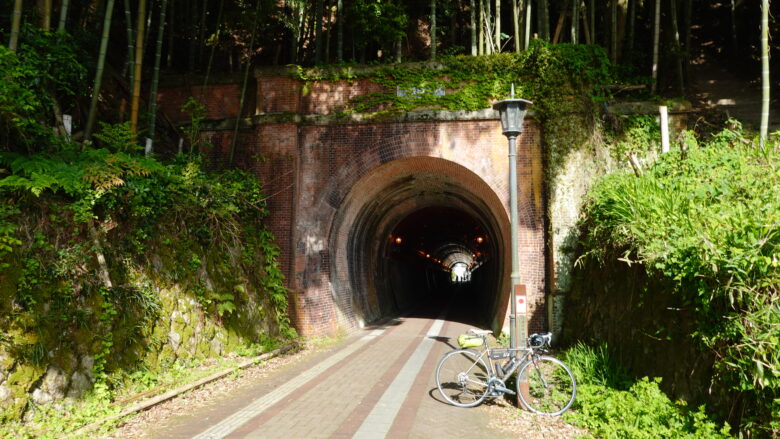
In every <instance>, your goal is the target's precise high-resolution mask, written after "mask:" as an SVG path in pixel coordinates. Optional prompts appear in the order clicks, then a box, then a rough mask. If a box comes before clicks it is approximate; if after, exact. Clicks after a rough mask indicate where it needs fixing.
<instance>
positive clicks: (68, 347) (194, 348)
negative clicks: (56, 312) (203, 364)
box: [0, 255, 276, 421]
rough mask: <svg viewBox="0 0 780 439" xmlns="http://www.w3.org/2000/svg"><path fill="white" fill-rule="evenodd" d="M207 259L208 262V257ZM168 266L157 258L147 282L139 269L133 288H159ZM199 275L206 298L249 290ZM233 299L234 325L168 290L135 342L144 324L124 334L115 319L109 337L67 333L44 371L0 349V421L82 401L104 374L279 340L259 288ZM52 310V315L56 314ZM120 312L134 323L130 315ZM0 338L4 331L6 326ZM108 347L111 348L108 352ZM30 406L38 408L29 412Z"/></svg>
mask: <svg viewBox="0 0 780 439" xmlns="http://www.w3.org/2000/svg"><path fill="white" fill-rule="evenodd" d="M202 258H203V260H206V259H207V257H206V256H203V257H202ZM169 260H170V257H168V258H166V257H165V256H157V255H156V256H155V257H154V258H151V259H150V261H152V262H150V264H149V267H148V270H147V271H146V272H148V273H150V274H149V275H148V276H147V275H145V274H144V273H145V272H144V271H143V270H142V269H143V267H140V268H139V272H137V273H134V276H135V278H136V279H135V281H136V282H137V283H139V284H142V283H143V284H144V285H148V284H152V283H153V282H161V280H160V273H161V272H163V273H166V272H170V267H166V265H165V264H166V262H165V261H169ZM137 268H138V267H137ZM166 270H167V271H166ZM199 275H200V276H202V277H205V278H207V279H208V281H207V282H204V284H206V285H207V286H206V288H207V290H206V292H205V293H202V294H210V292H209V289H215V290H216V289H224V288H230V289H231V290H233V287H234V285H236V284H250V283H249V282H248V281H247V280H246V279H244V278H241V280H240V281H237V280H236V279H235V277H240V276H245V274H241V273H240V272H239V273H238V274H235V273H232V275H233V278H230V277H229V276H224V279H221V280H224V281H226V282H228V283H229V286H228V287H225V286H223V285H221V284H220V282H216V281H212V280H211V279H210V278H209V276H210V275H209V272H208V271H207V270H203V271H201V272H200V273H199ZM5 281H7V278H3V277H1V276H0V290H1V289H2V288H4V286H5V285H3V282H5ZM235 291H236V292H237V293H236V294H235V296H234V299H233V300H235V302H236V303H235V305H236V308H237V311H240V312H236V313H235V314H234V315H232V316H230V318H229V319H228V318H227V316H226V317H225V318H223V317H222V316H214V315H211V314H209V311H208V310H207V309H204V307H203V304H202V302H201V301H199V300H198V299H197V294H198V293H196V292H193V291H192V290H191V289H190V288H189V287H187V286H186V285H184V284H182V285H178V284H171V283H169V282H168V283H165V287H160V288H157V289H156V291H155V296H154V299H155V300H157V302H158V305H159V309H158V312H157V313H156V315H155V318H154V319H153V320H149V321H148V323H147V326H145V327H143V328H142V330H141V332H140V333H136V335H134V337H137V338H136V339H132V338H130V337H128V336H127V334H128V333H130V332H131V331H132V330H133V328H132V325H133V324H136V325H137V324H138V323H137V321H135V322H134V321H131V323H130V324H129V326H131V327H123V326H122V321H123V320H121V319H116V320H114V323H112V325H114V326H113V330H112V333H111V334H106V333H104V332H101V333H99V334H95V333H94V332H90V331H93V330H94V328H88V330H85V329H84V328H83V327H68V328H67V329H65V330H64V331H63V332H62V333H59V334H56V336H57V339H56V340H54V341H52V343H50V345H51V346H54V347H53V348H49V350H48V351H44V353H43V358H42V359H41V360H37V361H38V362H39V364H41V366H37V365H35V364H30V362H29V361H28V360H25V359H23V358H22V357H19V358H15V357H14V355H13V353H12V351H10V350H6V349H7V346H8V345H6V344H3V343H0V421H3V420H16V419H27V418H29V417H30V416H31V415H32V414H31V413H30V412H29V410H27V408H28V407H31V406H35V405H47V404H53V403H56V402H57V401H62V400H63V399H65V398H73V399H77V398H81V397H82V396H84V395H85V394H86V393H87V392H88V391H90V390H91V389H92V387H93V385H94V384H95V381H96V379H98V372H100V373H105V374H111V373H113V372H114V371H117V370H120V369H125V370H130V371H132V370H133V368H134V367H137V365H138V364H143V365H144V367H146V368H148V369H150V370H152V371H156V370H160V369H163V368H166V367H169V366H170V365H171V364H173V363H174V362H175V361H177V360H179V359H194V358H199V359H205V358H208V357H212V356H218V355H222V354H224V353H225V352H230V351H232V350H234V349H235V348H236V347H238V346H239V345H246V344H251V343H257V342H258V340H259V339H260V336H261V335H262V334H269V333H271V334H273V333H275V331H276V329H275V328H276V326H275V325H276V323H275V321H273V320H272V318H270V317H268V316H265V315H263V314H262V309H263V308H270V306H268V305H267V304H266V303H265V302H263V300H266V299H264V294H263V293H262V292H261V291H258V287H257V286H254V287H252V286H250V287H247V288H245V289H241V290H235ZM2 298H3V297H0V299H2ZM96 305H98V306H96ZM52 308H53V307H47V308H46V309H47V310H49V311H51V309H52ZM98 309H100V306H99V304H95V303H85V304H84V306H83V308H82V310H83V311H84V312H85V313H95V312H97V311H95V310H98ZM0 310H2V307H0ZM120 312H126V313H128V315H131V316H132V310H121V311H120ZM237 328H240V329H237ZM0 330H4V329H3V326H2V324H0ZM12 336H14V337H16V339H15V340H16V342H17V343H18V344H20V345H26V346H33V347H35V346H38V345H41V346H43V345H47V344H49V343H48V341H47V340H46V339H43V338H39V336H38V335H36V334H32V333H29V334H28V333H14V334H12ZM108 340H110V341H111V342H112V343H106V344H104V343H105V342H106V341H108ZM106 346H108V347H109V349H108V351H107V352H108V354H107V355H106V353H105V352H104V351H103V349H105V347H106ZM28 401H32V402H33V403H34V404H33V405H30V404H28ZM26 410H27V412H26Z"/></svg>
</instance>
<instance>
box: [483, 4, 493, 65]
mask: <svg viewBox="0 0 780 439" xmlns="http://www.w3.org/2000/svg"><path fill="white" fill-rule="evenodd" d="M492 25H493V14H491V12H490V0H487V1H486V2H485V53H487V54H488V55H489V54H491V53H493V52H495V47H493V32H492V28H491V26H492Z"/></svg>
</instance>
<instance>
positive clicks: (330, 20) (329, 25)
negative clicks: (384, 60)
mask: <svg viewBox="0 0 780 439" xmlns="http://www.w3.org/2000/svg"><path fill="white" fill-rule="evenodd" d="M328 3H330V2H328ZM326 6H327V8H326V9H327V10H328V16H327V17H328V21H327V23H325V64H327V63H329V62H330V37H331V34H332V33H333V32H331V31H332V29H333V9H332V7H331V5H330V4H328V5H326ZM388 55H389V54H388Z"/></svg>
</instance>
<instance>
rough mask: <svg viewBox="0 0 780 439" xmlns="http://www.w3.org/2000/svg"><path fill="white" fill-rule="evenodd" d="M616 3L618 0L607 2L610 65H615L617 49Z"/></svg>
mask: <svg viewBox="0 0 780 439" xmlns="http://www.w3.org/2000/svg"><path fill="white" fill-rule="evenodd" d="M617 2H618V0H610V2H609V9H610V17H611V18H610V20H609V21H610V23H609V24H610V43H611V44H610V50H609V57H610V59H611V60H612V63H617V59H618V56H617V47H618V31H617V28H618V26H617V9H618V8H617Z"/></svg>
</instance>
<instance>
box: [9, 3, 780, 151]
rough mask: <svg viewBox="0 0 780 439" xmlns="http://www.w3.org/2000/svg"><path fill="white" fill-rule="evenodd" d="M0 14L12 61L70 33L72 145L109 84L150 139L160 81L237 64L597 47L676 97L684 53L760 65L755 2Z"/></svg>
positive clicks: (83, 6)
mask: <svg viewBox="0 0 780 439" xmlns="http://www.w3.org/2000/svg"><path fill="white" fill-rule="evenodd" d="M766 3H767V4H768V2H766ZM0 6H2V7H0V34H2V41H3V44H6V42H7V44H8V46H7V47H8V49H10V50H11V51H15V50H16V49H17V47H18V45H19V37H20V34H23V33H24V28H25V26H28V27H29V26H34V27H38V28H40V29H41V30H43V31H45V32H51V33H67V34H70V35H73V37H74V38H75V39H76V41H77V43H78V45H79V46H80V48H81V49H82V50H83V51H85V52H86V53H84V55H85V56H87V57H88V58H89V59H91V60H92V62H90V63H85V64H86V65H87V66H88V67H90V69H89V71H90V74H89V75H88V76H90V77H91V78H90V79H89V80H87V81H86V82H87V83H88V84H89V85H90V86H91V90H86V92H87V93H85V94H86V95H89V96H91V102H90V103H89V105H86V104H84V105H80V106H79V108H78V109H77V110H78V111H77V114H76V115H74V124H75V125H78V126H79V127H81V129H82V132H81V134H80V135H81V136H83V139H84V140H89V139H90V137H91V135H92V133H93V131H94V129H95V124H96V115H97V113H98V112H99V110H100V108H101V107H100V103H101V91H102V90H101V88H102V87H103V84H104V82H105V81H106V78H107V75H110V78H111V80H112V81H114V80H119V81H121V83H122V88H124V89H125V90H124V91H123V93H125V94H126V95H127V99H126V101H127V103H126V105H127V106H128V108H127V109H124V108H123V109H122V110H120V112H121V113H122V114H123V116H122V117H121V118H120V119H125V120H128V121H130V125H131V130H132V131H133V132H134V133H137V132H138V130H139V114H140V115H142V116H141V117H146V119H147V120H148V122H143V123H141V125H142V126H143V127H144V128H143V129H144V130H146V131H148V132H149V133H153V132H154V130H155V129H158V128H159V126H157V125H156V121H157V118H156V111H157V109H156V99H154V98H152V96H154V95H155V93H156V90H157V84H158V78H159V74H160V72H161V71H162V72H187V73H199V74H201V75H204V76H205V78H206V79H205V82H208V80H209V77H213V75H214V74H219V73H225V72H232V73H236V74H238V73H239V72H244V71H247V70H246V69H247V67H248V66H249V65H283V64H297V65H303V66H311V65H319V64H333V63H393V62H401V61H407V60H421V59H436V58H437V57H443V56H449V55H472V56H479V55H484V54H492V53H498V52H513V51H514V52H519V51H522V50H526V49H527V47H528V45H529V43H530V41H531V40H533V39H537V38H538V39H542V40H546V41H549V42H551V43H553V44H557V43H571V44H596V45H600V46H602V47H603V48H604V49H606V50H607V52H608V54H609V57H610V59H611V61H612V62H613V63H614V64H615V65H618V66H621V67H620V68H621V69H623V70H624V71H625V72H626V73H629V74H631V75H636V76H641V77H647V78H648V80H647V82H648V85H649V89H650V91H651V93H652V94H655V93H658V94H665V95H674V96H682V95H685V94H686V92H687V91H688V89H689V85H690V84H689V71H690V66H691V64H692V63H693V62H695V61H696V60H695V59H694V58H695V56H696V50H694V48H704V49H706V50H714V51H716V52H717V53H718V55H719V56H724V57H728V60H729V62H734V63H737V64H738V65H740V66H742V67H743V68H744V67H745V66H747V68H750V69H755V70H756V74H757V73H758V69H759V65H760V62H759V58H760V57H761V55H760V54H761V48H760V47H759V44H758V43H759V41H760V35H759V34H760V24H761V23H760V21H761V4H760V2H744V1H737V0H730V1H724V2H708V1H701V0H429V1H426V2H417V1H411V0H312V1H304V0H257V1H255V2H248V1H245V0H194V1H183V0H123V1H122V2H115V1H114V0H72V1H70V0H36V1H32V0H2V1H0ZM769 26H770V27H773V26H775V23H774V22H771V23H769ZM770 33H771V32H770ZM769 51H770V49H767V53H768V52H769ZM107 69H108V71H107ZM123 105H125V104H123ZM55 113H57V111H55ZM53 116H54V118H55V119H56V120H57V123H58V124H61V123H60V121H59V115H58V114H54V115H53ZM139 134H143V133H139ZM148 137H150V138H153V137H154V136H153V135H151V134H150V135H149V136H148Z"/></svg>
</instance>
